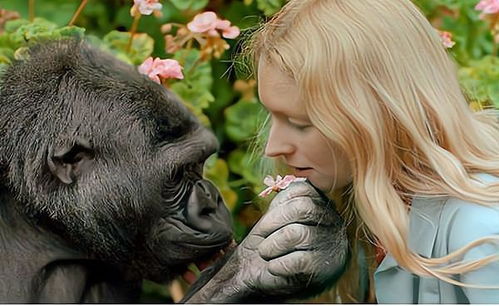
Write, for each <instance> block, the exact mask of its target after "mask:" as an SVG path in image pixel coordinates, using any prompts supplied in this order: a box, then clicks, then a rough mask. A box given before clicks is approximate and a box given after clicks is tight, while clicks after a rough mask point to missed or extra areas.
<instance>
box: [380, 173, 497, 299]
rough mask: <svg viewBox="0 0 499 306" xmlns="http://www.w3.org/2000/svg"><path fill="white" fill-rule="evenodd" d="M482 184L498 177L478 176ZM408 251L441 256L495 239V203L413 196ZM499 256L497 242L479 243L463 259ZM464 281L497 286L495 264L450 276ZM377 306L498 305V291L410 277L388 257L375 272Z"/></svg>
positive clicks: (411, 275)
mask: <svg viewBox="0 0 499 306" xmlns="http://www.w3.org/2000/svg"><path fill="white" fill-rule="evenodd" d="M477 177H478V178H479V179H480V180H481V181H483V182H484V183H487V182H499V178H498V177H495V176H492V175H488V174H478V175H477ZM409 218H410V233H409V247H410V248H411V249H412V250H413V251H415V252H416V253H418V254H420V255H422V256H425V257H442V256H444V255H447V254H449V253H451V252H453V251H455V250H457V249H460V248H461V247H463V246H465V245H467V244H468V243H470V242H472V241H474V240H476V239H478V238H481V237H485V236H490V235H499V203H498V205H497V206H496V207H486V206H482V205H478V204H474V203H471V202H466V201H462V200H459V199H456V198H449V197H440V198H422V197H416V198H414V200H413V202H412V205H411V212H410V213H409ZM491 254H498V255H499V244H495V243H487V244H481V245H479V246H478V247H475V248H473V249H471V250H470V251H468V252H467V253H466V254H465V255H464V258H463V259H464V260H465V261H467V260H471V259H478V258H483V257H485V256H488V255H491ZM455 279H456V280H459V281H461V282H463V283H469V284H478V285H489V286H490V285H493V286H496V287H497V286H499V262H497V261H496V262H493V263H491V264H488V265H486V266H484V267H482V268H480V269H478V270H475V271H471V272H468V273H465V274H461V275H458V276H456V277H455ZM374 281H375V288H376V297H377V299H378V303H420V304H421V303H431V304H439V303H454V304H456V303H493V304H496V303H499V289H474V288H466V287H460V286H454V285H451V284H449V283H447V282H445V281H441V280H439V279H437V278H434V277H420V276H417V275H414V274H411V273H409V272H407V271H405V270H404V269H402V268H401V267H400V266H398V264H397V262H396V261H395V259H394V258H393V257H392V256H390V254H387V256H386V257H385V259H384V260H383V261H382V262H381V264H380V265H379V266H378V269H377V270H376V272H375V273H374Z"/></svg>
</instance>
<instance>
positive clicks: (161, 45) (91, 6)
mask: <svg viewBox="0 0 499 306" xmlns="http://www.w3.org/2000/svg"><path fill="white" fill-rule="evenodd" d="M352 1H362V0H352ZM414 1H415V3H416V4H418V5H419V6H420V8H421V9H422V11H423V12H424V14H425V15H426V16H427V17H428V19H429V20H430V21H431V23H432V24H433V26H434V27H435V28H437V29H439V30H445V31H450V32H452V34H453V40H454V41H455V42H456V45H455V46H454V47H453V48H452V49H449V53H450V55H451V56H452V57H453V58H455V60H456V62H457V63H458V65H459V78H460V81H461V83H462V85H463V88H464V90H465V91H466V92H467V94H468V96H469V97H470V99H471V102H472V103H474V104H473V105H475V106H476V105H478V106H479V107H482V106H487V105H495V106H496V107H499V62H498V58H497V55H495V54H493V53H494V50H495V49H494V43H493V36H492V34H491V31H490V21H486V20H481V19H479V12H477V11H476V10H474V6H475V5H476V4H477V2H478V0H414ZM286 2H287V0H226V1H209V0H161V3H162V4H163V9H162V10H161V14H160V15H157V16H154V15H150V16H141V18H140V23H139V24H138V27H137V32H136V33H135V35H133V40H132V41H130V37H131V33H130V32H129V31H130V29H131V26H132V22H133V18H132V17H131V16H130V8H131V6H132V4H133V1H132V0H105V1H102V0H89V1H88V4H87V5H86V7H85V8H84V10H83V12H82V13H81V15H80V16H79V17H78V18H77V20H76V23H75V24H76V25H77V26H71V27H68V26H67V24H68V22H69V20H71V18H72V16H73V14H74V13H75V10H76V8H77V7H78V5H79V3H80V1H77V0H71V1H68V0H43V1H41V0H37V1H35V3H36V6H35V15H36V17H37V18H35V19H34V20H33V21H31V22H30V21H29V20H28V19H29V16H28V11H29V10H28V0H15V1H14V0H0V8H4V9H7V10H12V11H17V12H19V14H20V15H21V17H22V18H20V19H14V20H11V21H7V22H5V24H3V32H0V70H3V69H4V68H5V67H6V65H8V64H9V63H10V62H11V61H12V60H14V59H15V58H20V57H22V56H24V51H25V50H26V47H27V46H28V45H29V44H31V43H35V42H37V41H41V40H44V39H51V38H60V37H67V36H78V37H83V36H84V37H85V38H86V39H87V40H89V41H90V42H92V43H94V44H95V45H97V46H100V47H101V48H102V49H104V50H108V51H109V52H112V53H113V54H114V55H115V56H116V57H117V58H119V59H121V60H123V61H125V62H127V63H130V64H132V65H136V66H138V65H140V64H141V63H142V62H143V61H144V60H145V59H146V58H148V57H149V56H152V57H160V58H161V59H164V58H173V59H176V60H178V61H179V62H180V64H181V65H182V66H183V67H184V68H183V74H184V79H182V80H171V79H170V80H166V81H164V82H163V84H164V85H165V86H166V87H168V88H169V89H170V90H172V91H173V92H175V93H176V94H177V95H178V96H179V97H180V99H181V100H182V101H183V102H184V103H185V105H186V106H187V107H188V108H189V109H190V110H191V111H192V112H193V113H194V114H195V115H196V116H197V117H198V118H199V119H200V120H201V122H202V123H203V124H204V125H206V126H209V127H210V128H211V129H212V130H213V131H214V132H215V134H216V136H217V138H218V140H219V142H220V151H219V153H218V154H217V155H214V156H212V157H210V158H209V159H208V161H207V162H206V163H205V168H204V176H205V177H206V178H207V179H209V180H211V181H212V182H213V183H214V184H215V185H216V186H217V187H218V188H219V190H220V191H221V194H222V196H223V198H224V200H225V202H226V203H227V206H228V207H229V208H230V209H231V211H232V213H233V215H234V226H235V231H236V240H239V239H240V238H241V237H243V236H244V234H245V233H246V232H247V230H248V229H249V227H250V226H251V225H252V223H253V222H254V221H255V220H256V219H258V217H259V216H260V214H261V212H260V211H259V207H258V205H257V204H258V203H255V199H256V195H257V193H258V192H259V191H260V190H262V188H263V187H264V186H262V183H261V182H262V178H263V175H262V173H261V172H260V171H259V169H258V168H257V167H256V166H255V165H256V159H257V157H254V156H253V155H252V153H251V150H250V145H249V144H250V142H251V141H252V140H254V137H255V134H256V133H257V132H259V130H258V129H259V127H260V124H259V122H262V121H263V119H264V117H265V111H264V110H263V107H262V106H261V104H260V103H259V102H258V100H257V98H256V97H255V95H248V92H250V91H253V92H254V91H255V88H253V87H251V86H250V87H248V88H249V89H247V90H246V93H244V92H242V93H239V92H236V91H235V90H234V88H235V87H234V84H235V82H236V81H237V79H238V78H241V76H240V75H237V74H236V73H235V69H234V63H233V60H232V59H233V56H234V53H235V52H236V51H237V50H238V48H237V47H238V43H239V42H238V40H227V41H224V40H218V41H212V42H211V43H212V45H209V44H208V47H206V46H205V47H202V46H201V45H200V42H202V41H203V39H206V38H202V39H200V40H197V41H192V42H191V43H185V42H183V43H182V44H180V47H179V49H178V51H176V52H173V54H171V53H168V52H167V48H166V39H165V36H164V35H165V34H166V33H162V32H161V30H160V29H161V26H162V25H163V24H166V23H175V24H176V27H178V25H183V26H184V28H185V25H186V24H187V23H188V22H190V21H191V20H192V18H193V17H194V16H195V15H196V14H197V13H199V12H202V11H203V10H208V9H209V10H212V11H215V12H216V13H217V14H218V15H219V16H220V17H221V18H223V19H227V20H229V21H230V22H232V24H234V25H236V26H239V27H240V28H241V29H242V30H243V32H244V31H245V30H251V29H254V28H256V27H257V26H258V24H259V23H261V22H262V20H265V19H266V18H267V17H268V16H271V15H273V14H274V13H275V12H277V11H278V10H279V9H280V8H281V7H282V6H283V5H284V4H285V3H286ZM1 20H2V19H1V18H0V23H1V22H2V21H1ZM0 25H1V24H0ZM0 29H1V27H0ZM179 32H181V30H180V29H178V28H176V29H174V30H172V31H171V33H170V32H169V33H168V34H171V35H177V34H178V33H179ZM184 38H185V39H186V40H188V39H189V33H188V34H186V35H185V36H184ZM130 42H131V43H130ZM227 46H230V49H229V50H228V51H225V53H223V51H224V50H225V48H226V47H227ZM209 48H212V49H217V48H218V49H217V50H218V51H220V50H222V51H221V54H222V55H221V57H219V58H217V57H214V56H213V54H209V56H207V54H208V53H209V52H208V53H207V50H208V51H209V50H210V49H209ZM496 49H497V46H496ZM496 52H497V51H496ZM248 203H250V204H249V205H248ZM162 299H163V301H169V300H170V297H169V296H168V293H167V290H166V287H161V286H158V285H156V284H153V283H151V282H145V283H144V292H143V300H144V301H161V300H162Z"/></svg>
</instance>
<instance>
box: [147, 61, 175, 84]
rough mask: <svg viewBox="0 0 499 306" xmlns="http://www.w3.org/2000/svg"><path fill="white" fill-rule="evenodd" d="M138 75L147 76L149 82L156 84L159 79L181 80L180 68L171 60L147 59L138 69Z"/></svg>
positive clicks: (159, 81)
mask: <svg viewBox="0 0 499 306" xmlns="http://www.w3.org/2000/svg"><path fill="white" fill-rule="evenodd" d="M138 70H139V72H140V73H142V74H145V75H147V76H148V77H149V78H150V79H151V80H153V81H154V82H156V83H159V84H160V83H161V80H160V79H159V77H161V78H164V79H169V78H175V79H183V78H184V75H183V74H182V66H180V64H179V63H178V62H177V61H176V60H173V59H164V60H162V59H160V58H159V57H156V58H155V59H154V60H153V58H152V57H148V58H147V59H146V60H145V61H144V62H143V63H142V64H141V65H140V66H139V67H138Z"/></svg>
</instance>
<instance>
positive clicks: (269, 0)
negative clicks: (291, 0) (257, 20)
mask: <svg viewBox="0 0 499 306" xmlns="http://www.w3.org/2000/svg"><path fill="white" fill-rule="evenodd" d="M256 3H257V5H258V9H259V10H261V11H262V12H263V13H264V14H265V16H271V15H273V14H275V13H276V12H277V11H279V10H280V9H281V7H282V6H283V5H284V3H285V1H284V0H256Z"/></svg>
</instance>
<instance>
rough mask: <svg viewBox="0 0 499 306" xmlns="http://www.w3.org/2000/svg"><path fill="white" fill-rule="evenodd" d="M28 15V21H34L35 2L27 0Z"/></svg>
mask: <svg viewBox="0 0 499 306" xmlns="http://www.w3.org/2000/svg"><path fill="white" fill-rule="evenodd" d="M28 15H29V21H30V22H33V20H34V19H35V0H29V2H28Z"/></svg>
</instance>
